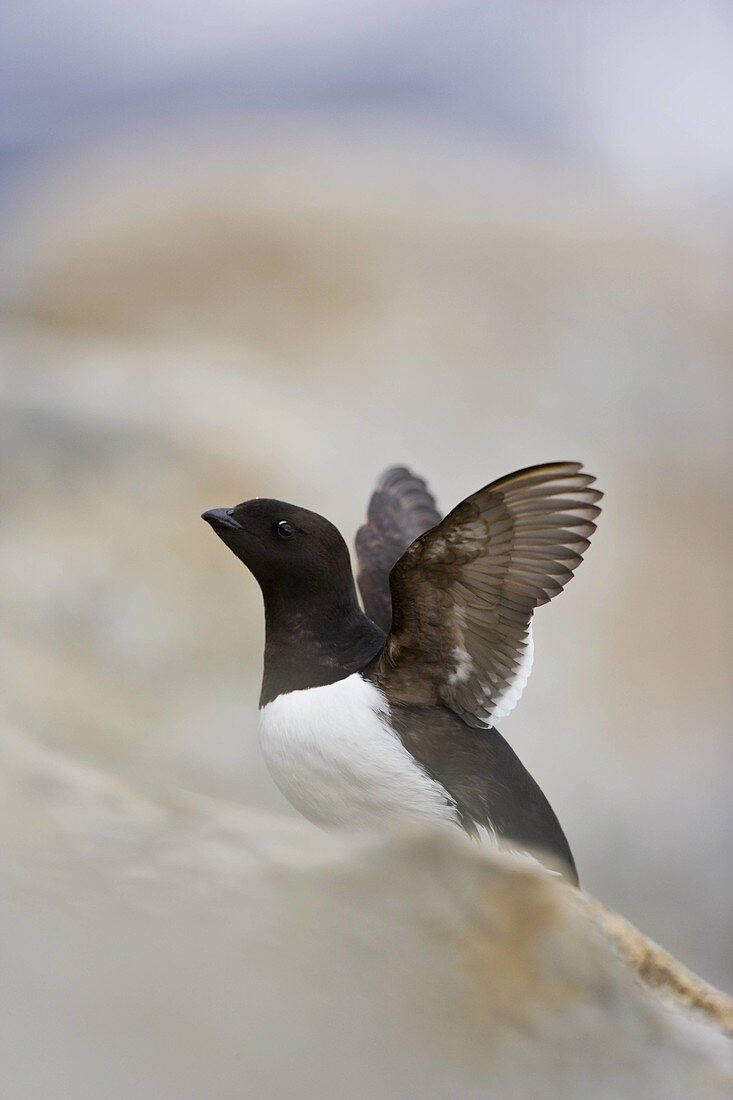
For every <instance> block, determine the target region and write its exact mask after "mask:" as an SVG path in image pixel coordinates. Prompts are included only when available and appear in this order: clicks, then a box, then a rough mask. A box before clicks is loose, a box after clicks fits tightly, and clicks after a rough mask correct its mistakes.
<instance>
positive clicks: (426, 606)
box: [375, 462, 603, 726]
mask: <svg viewBox="0 0 733 1100" xmlns="http://www.w3.org/2000/svg"><path fill="white" fill-rule="evenodd" d="M594 481H595V478H594V477H593V476H592V475H590V474H587V473H585V472H583V470H582V466H581V464H580V463H578V462H555V463H548V464H545V465H542V466H532V467H529V468H528V469H526V470H519V471H517V472H516V473H514V474H510V475H509V476H508V477H504V478H500V479H499V480H498V481H495V482H492V484H491V485H488V486H486V487H485V488H484V489H480V490H479V491H478V492H477V493H474V494H473V495H472V496H470V497H468V498H467V499H466V500H464V501H463V502H462V503H461V504H459V505H458V506H457V507H456V508H454V509H453V511H452V512H450V513H449V515H448V516H446V518H445V519H444V520H443V521H442V522H440V523H438V524H437V526H434V527H432V529H431V530H429V531H427V532H425V533H424V534H421V535H420V536H419V537H418V538H416V540H415V541H414V542H413V543H412V544H411V545H410V546H409V548H408V549H407V550H406V551H405V553H404V554H403V555H402V557H401V558H399V560H397V561H396V563H395V564H394V566H393V568H392V571H391V574H390V578H389V579H390V588H391V603H392V628H391V633H390V634H389V636H388V638H387V641H386V643H385V647H384V650H383V652H382V654H381V655H380V657H379V658H378V661H377V665H376V669H375V678H376V679H377V680H378V681H380V682H381V683H382V684H383V686H385V687H387V688H388V690H389V693H390V697H391V698H393V699H396V700H399V701H404V702H407V703H430V702H438V701H440V702H443V703H445V704H446V705H447V706H449V707H450V708H451V709H452V710H454V711H455V712H456V713H457V714H459V715H460V716H461V717H462V718H463V719H464V721H466V722H468V724H469V725H474V726H489V725H492V724H493V722H494V721H495V720H496V719H497V718H500V717H503V716H504V715H505V714H506V713H508V711H509V710H510V709H511V708H512V706H513V705H514V703H516V701H517V699H518V698H519V695H520V694H521V691H522V689H523V687H524V684H525V683H526V680H527V677H528V676H529V671H530V668H531V663H532V652H533V643H532V633H531V623H532V615H533V613H534V611H535V609H536V608H537V607H540V606H541V605H542V604H545V603H547V602H548V601H549V600H551V599H552V598H553V597H554V596H557V595H558V594H559V593H560V592H561V591H562V590H563V588H564V587H565V585H566V584H567V583H568V581H569V580H570V578H571V577H572V576H573V573H574V572H575V570H576V569H577V567H578V565H579V564H580V562H581V561H582V559H583V555H584V553H585V551H586V550H587V549H588V546H589V545H590V538H591V536H592V534H593V532H594V531H595V523H594V520H595V519H596V517H597V516H598V514H599V512H600V508H599V507H598V503H597V502H598V501H599V500H600V499H601V497H602V495H603V494H602V493H600V492H599V491H598V490H597V489H594V488H592V485H593V482H594Z"/></svg>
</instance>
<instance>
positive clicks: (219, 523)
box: [201, 508, 242, 531]
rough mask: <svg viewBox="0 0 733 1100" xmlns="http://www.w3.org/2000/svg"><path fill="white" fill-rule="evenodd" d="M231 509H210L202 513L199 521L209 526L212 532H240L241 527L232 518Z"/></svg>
mask: <svg viewBox="0 0 733 1100" xmlns="http://www.w3.org/2000/svg"><path fill="white" fill-rule="evenodd" d="M233 511H234V509H233V508H210V509H209V511H208V512H204V513H203V514H202V516H201V519H203V520H205V521H206V523H208V524H210V525H211V526H212V527H213V528H214V530H215V531H216V530H226V529H229V528H231V529H232V530H234V531H241V529H242V528H241V526H240V525H239V524H238V523H237V521H236V520H235V519H234V517H233V516H232V512H233Z"/></svg>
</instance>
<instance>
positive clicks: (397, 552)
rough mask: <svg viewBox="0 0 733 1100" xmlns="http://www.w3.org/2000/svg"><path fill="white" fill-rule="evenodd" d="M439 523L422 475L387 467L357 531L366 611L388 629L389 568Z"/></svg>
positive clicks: (362, 593)
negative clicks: (361, 525) (412, 544)
mask: <svg viewBox="0 0 733 1100" xmlns="http://www.w3.org/2000/svg"><path fill="white" fill-rule="evenodd" d="M438 523H440V513H439V512H438V510H437V508H436V506H435V500H434V499H433V496H432V494H431V492H430V490H429V489H428V487H427V485H426V483H425V482H424V481H423V479H422V478H420V477H417V476H416V475H415V474H413V473H412V472H411V471H410V470H408V469H407V468H406V467H404V466H392V467H390V469H388V470H385V472H384V473H383V474H382V476H381V478H380V479H379V482H378V484H377V488H376V489H375V491H374V493H373V494H372V498H371V500H370V501H369V511H368V514H367V522H366V523H365V524H364V526H363V527H360V528H359V530H358V531H357V534H356V554H357V559H358V573H357V582H358V585H359V591H360V592H361V597H362V600H363V602H364V610H365V611H366V613H367V615H368V616H369V618H370V619H371V620H372V621H373V622H375V623H376V624H377V626H380V627H381V628H382V630H384V631H385V633H386V632H388V631H389V628H390V626H391V624H392V595H391V592H390V587H389V574H390V571H391V569H392V567H393V566H394V564H395V562H397V561H398V560H399V558H400V557H401V556H402V554H404V552H405V550H406V549H407V547H408V546H409V545H410V544H411V543H412V542H414V541H415V539H416V538H418V537H419V536H420V535H422V534H424V532H425V531H428V530H429V529H430V528H431V527H435V525H436V524H438Z"/></svg>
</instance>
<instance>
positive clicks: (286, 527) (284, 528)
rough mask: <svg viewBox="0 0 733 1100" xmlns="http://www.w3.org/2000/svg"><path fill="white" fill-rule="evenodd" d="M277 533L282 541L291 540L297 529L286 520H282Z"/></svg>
mask: <svg viewBox="0 0 733 1100" xmlns="http://www.w3.org/2000/svg"><path fill="white" fill-rule="evenodd" d="M277 533H278V535H279V536H280V538H281V539H291V538H292V537H293V535H294V534H295V528H294V527H293V525H292V523H288V521H287V520H286V519H281V520H280V522H279V523H278V525H277Z"/></svg>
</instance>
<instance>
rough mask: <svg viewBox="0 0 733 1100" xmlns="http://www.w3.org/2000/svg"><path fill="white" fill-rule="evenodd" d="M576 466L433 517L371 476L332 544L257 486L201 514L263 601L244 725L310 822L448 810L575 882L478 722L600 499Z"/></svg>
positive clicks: (521, 780)
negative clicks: (346, 533)
mask: <svg viewBox="0 0 733 1100" xmlns="http://www.w3.org/2000/svg"><path fill="white" fill-rule="evenodd" d="M594 481H595V478H593V477H592V476H591V475H590V474H587V473H584V472H583V469H582V465H581V464H580V463H579V462H552V463H547V464H544V465H541V466H531V467H528V468H527V469H524V470H518V471H517V472H516V473H513V474H509V475H508V476H507V477H503V478H500V479H499V480H498V481H494V482H492V483H491V484H490V485H487V486H486V487H485V488H483V489H479V491H478V492H477V493H474V494H473V495H472V496H470V497H468V498H467V499H466V500H464V501H462V502H461V504H459V505H458V506H457V507H456V508H454V509H453V511H452V512H449V513H448V515H447V516H446V517H445V518H444V519H441V517H440V514H439V513H438V511H437V510H436V506H435V501H434V499H433V497H432V495H431V493H430V491H429V490H428V488H427V486H426V484H425V482H424V481H423V480H422V479H421V478H419V477H416V476H415V475H414V474H412V473H411V472H410V471H409V470H407V469H405V468H404V467H393V468H392V469H389V470H387V471H386V473H385V474H384V475H383V476H382V478H381V480H380V481H379V484H378V486H377V489H376V491H375V492H374V494H373V496H372V498H371V501H370V503H369V511H368V518H367V522H366V524H365V525H364V526H363V527H361V528H360V529H359V531H358V533H357V536H356V552H357V559H358V584H359V589H360V591H361V595H362V599H363V604H364V610H362V609H361V607H360V606H359V601H358V598H357V593H356V585H355V583H354V576H353V573H352V569H351V563H350V560H349V551H348V547H347V545H346V543H345V541H344V539H343V538H342V537H341V535H340V533H339V532H338V530H337V529H336V528H335V527H334V526H333V524H332V523H329V521H328V520H326V519H324V518H323V516H319V515H317V514H316V513H315V512H309V511H308V510H307V509H305V508H298V507H296V506H295V505H294V504H285V503H284V502H283V501H280V500H267V499H260V498H257V499H255V500H248V501H245V502H244V503H243V504H238V505H237V506H236V507H234V508H214V509H212V510H211V511H208V512H204V514H203V517H202V518H203V519H204V520H206V522H207V523H208V524H210V526H211V527H212V528H213V529H214V531H215V532H216V534H217V535H218V536H219V538H220V539H221V540H222V542H224V543H225V544H226V545H227V546H228V547H229V549H230V550H231V551H232V552H233V553H234V554H235V555H236V556H237V557H238V558H239V560H240V561H241V562H243V563H244V565H246V566H247V568H248V569H249V570H250V571H251V572H252V573H253V574H254V577H255V578H256V580H257V582H258V583H259V586H260V588H261V590H262V595H263V599H264V605H265V624H266V633H265V659H264V675H263V679H262V692H261V695H260V722H259V727H260V738H261V743H262V748H263V752H264V756H265V759H266V761H267V765H268V768H269V770H270V772H271V774H272V777H273V779H274V781H275V783H276V784H277V786H278V787H279V788H280V790H281V791H282V793H283V794H284V795H285V797H286V798H287V799H288V800H289V801H290V802H291V803H292V805H293V806H295V808H296V809H297V810H299V811H300V812H301V813H302V814H304V815H305V816H306V817H307V818H309V819H310V820H311V821H313V822H315V823H317V824H319V825H323V826H340V827H344V828H349V829H375V828H377V829H380V828H384V827H385V825H390V824H391V823H394V822H399V821H405V820H407V821H410V820H411V821H421V820H422V821H424V820H425V819H426V818H427V819H431V820H435V819H440V820H443V821H449V822H452V823H453V824H455V825H457V826H461V827H462V828H463V829H465V830H466V832H467V833H469V834H470V835H471V836H473V837H476V838H480V837H484V836H489V837H490V838H492V839H494V840H496V839H497V838H501V839H502V840H503V841H505V842H508V843H509V845H510V846H511V847H514V848H516V849H520V850H527V849H529V850H530V851H532V852H534V853H540V854H541V853H543V852H544V853H547V854H548V855H549V857H550V859H551V861H552V863H554V864H556V865H557V866H559V867H560V868H562V869H563V872H562V873H563V874H564V875H565V876H566V877H567V878H568V879H569V880H570V881H571V882H574V883H577V881H578V879H577V873H576V869H575V863H574V860H573V856H572V854H571V851H570V847H569V845H568V842H567V840H566V838H565V834H564V833H563V831H562V828H561V827H560V823H559V822H558V820H557V818H556V816H555V814H554V812H553V810H552V808H551V806H550V804H549V802H548V801H547V799H546V798H545V796H544V794H543V793H542V791H541V790H540V788H539V787H538V785H537V783H535V781H534V779H533V778H532V776H531V775H530V774H529V772H528V771H527V770H526V768H525V767H524V766H523V764H522V763H521V761H520V760H519V758H518V757H517V756H516V754H515V753H514V752H513V751H512V749H511V748H510V747H509V745H508V744H507V742H506V741H505V740H504V738H503V737H502V736H501V734H499V733H498V731H497V730H496V729H495V728H494V723H495V722H496V721H497V720H498V719H500V718H503V717H504V716H505V715H507V714H508V713H509V712H510V711H511V710H512V708H513V707H514V705H515V704H516V702H517V700H518V699H519V697H520V695H521V694H522V691H523V689H524V686H525V684H526V682H527V678H528V677H529V673H530V669H531V667H532V655H533V643H532V616H533V614H534V611H535V608H537V607H539V606H540V605H541V604H544V603H547V602H548V601H549V600H551V599H552V598H553V596H556V595H557V594H558V593H559V592H561V591H562V589H563V588H564V587H565V585H566V584H567V583H568V581H569V580H570V578H571V577H572V575H573V573H574V571H575V569H576V568H577V566H578V565H579V564H580V562H581V560H582V557H583V554H584V553H585V551H586V550H587V548H588V545H589V540H590V537H591V535H592V533H593V532H594V531H595V523H594V522H593V521H594V520H595V519H596V517H597V516H598V514H599V512H600V508H599V507H598V505H597V502H598V500H599V499H600V498H601V496H602V494H601V493H600V492H599V491H598V490H596V489H593V488H591V485H592V483H593V482H594Z"/></svg>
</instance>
